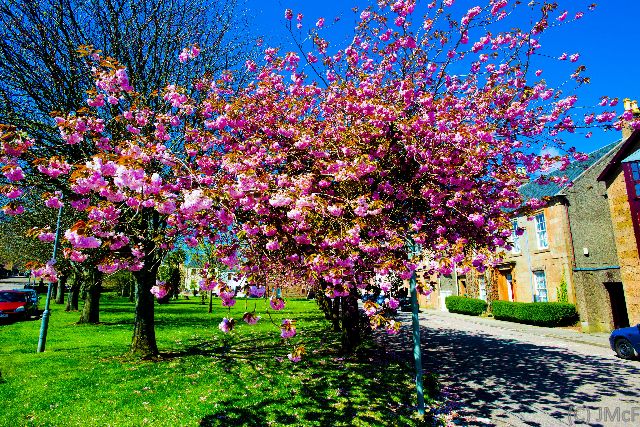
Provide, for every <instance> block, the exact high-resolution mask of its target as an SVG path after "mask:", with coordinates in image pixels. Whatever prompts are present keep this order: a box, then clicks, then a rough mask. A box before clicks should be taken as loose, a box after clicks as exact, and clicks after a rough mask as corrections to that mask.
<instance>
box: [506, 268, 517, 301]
mask: <svg viewBox="0 0 640 427" xmlns="http://www.w3.org/2000/svg"><path fill="white" fill-rule="evenodd" d="M505 278H506V280H507V295H508V297H509V301H515V300H514V299H513V276H512V275H511V273H508V274H507V275H506V277H505Z"/></svg>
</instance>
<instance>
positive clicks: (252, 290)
mask: <svg viewBox="0 0 640 427" xmlns="http://www.w3.org/2000/svg"><path fill="white" fill-rule="evenodd" d="M266 291H267V289H266V288H265V287H264V286H255V285H252V286H250V287H249V295H251V296H253V297H256V298H262V297H263V296H264V294H265V292H266Z"/></svg>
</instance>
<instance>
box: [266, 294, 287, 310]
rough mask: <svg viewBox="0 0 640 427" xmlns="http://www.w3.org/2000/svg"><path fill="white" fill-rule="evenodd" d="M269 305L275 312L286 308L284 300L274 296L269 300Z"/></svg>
mask: <svg viewBox="0 0 640 427" xmlns="http://www.w3.org/2000/svg"><path fill="white" fill-rule="evenodd" d="M269 305H270V306H271V308H272V309H274V310H282V309H283V308H284V306H285V302H284V300H283V299H282V298H278V297H276V296H272V297H271V298H269Z"/></svg>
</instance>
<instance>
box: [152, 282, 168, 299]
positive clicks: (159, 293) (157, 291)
mask: <svg viewBox="0 0 640 427" xmlns="http://www.w3.org/2000/svg"><path fill="white" fill-rule="evenodd" d="M150 292H151V293H152V294H153V296H155V297H156V298H157V299H162V298H164V297H166V296H167V294H168V292H167V288H166V287H165V283H164V282H156V285H155V286H152V287H151V290H150Z"/></svg>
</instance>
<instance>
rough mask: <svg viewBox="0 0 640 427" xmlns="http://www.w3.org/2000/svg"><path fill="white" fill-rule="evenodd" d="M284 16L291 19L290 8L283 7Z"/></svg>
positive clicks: (291, 12)
mask: <svg viewBox="0 0 640 427" xmlns="http://www.w3.org/2000/svg"><path fill="white" fill-rule="evenodd" d="M284 18H285V19H287V20H289V21H291V20H292V19H293V11H292V10H291V9H285V11H284Z"/></svg>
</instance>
